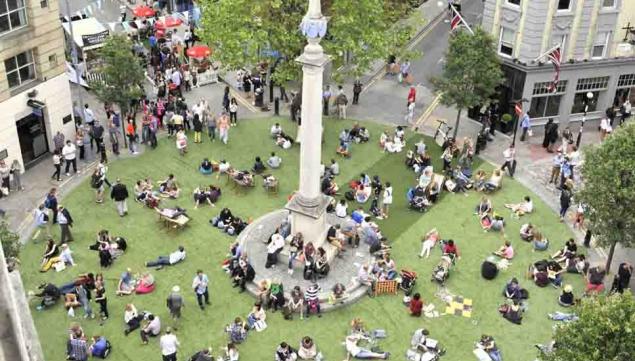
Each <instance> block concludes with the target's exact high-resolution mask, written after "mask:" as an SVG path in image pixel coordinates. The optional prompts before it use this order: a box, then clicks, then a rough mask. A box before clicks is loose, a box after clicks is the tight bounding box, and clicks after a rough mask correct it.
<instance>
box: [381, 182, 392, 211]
mask: <svg viewBox="0 0 635 361" xmlns="http://www.w3.org/2000/svg"><path fill="white" fill-rule="evenodd" d="M391 204H392V184H390V182H386V188H384V195H383V199H382V210H381V213H382V217H383V218H388V209H389V208H390V205H391Z"/></svg>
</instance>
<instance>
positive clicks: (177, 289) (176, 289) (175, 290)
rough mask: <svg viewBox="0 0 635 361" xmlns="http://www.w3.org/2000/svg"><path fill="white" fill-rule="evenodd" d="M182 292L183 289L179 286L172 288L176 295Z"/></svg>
mask: <svg viewBox="0 0 635 361" xmlns="http://www.w3.org/2000/svg"><path fill="white" fill-rule="evenodd" d="M180 291H181V287H179V286H174V287H172V292H174V293H178V292H180Z"/></svg>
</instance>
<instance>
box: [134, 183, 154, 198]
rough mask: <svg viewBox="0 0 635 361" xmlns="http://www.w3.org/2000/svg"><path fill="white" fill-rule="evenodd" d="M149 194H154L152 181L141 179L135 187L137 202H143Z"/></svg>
mask: <svg viewBox="0 0 635 361" xmlns="http://www.w3.org/2000/svg"><path fill="white" fill-rule="evenodd" d="M149 194H152V181H150V180H148V179H145V180H141V179H139V180H138V181H137V183H135V186H134V195H135V200H136V201H137V202H140V201H143V200H145V198H146V197H147V196H148V195H149Z"/></svg>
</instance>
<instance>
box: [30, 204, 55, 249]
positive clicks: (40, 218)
mask: <svg viewBox="0 0 635 361" xmlns="http://www.w3.org/2000/svg"><path fill="white" fill-rule="evenodd" d="M33 218H34V219H35V226H36V227H37V228H38V232H41V233H43V234H44V239H48V238H51V223H50V222H49V216H48V214H47V212H46V207H45V206H44V204H40V205H39V206H38V207H37V208H36V209H35V211H33ZM35 239H37V238H34V240H35Z"/></svg>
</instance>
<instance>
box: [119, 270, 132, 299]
mask: <svg viewBox="0 0 635 361" xmlns="http://www.w3.org/2000/svg"><path fill="white" fill-rule="evenodd" d="M135 284H136V281H135V279H134V277H133V275H132V270H131V269H130V268H127V269H126V270H125V271H124V272H123V273H122V274H121V277H119V283H118V284H117V290H116V291H115V293H116V294H117V296H125V295H130V294H132V292H133V291H134V289H135Z"/></svg>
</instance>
